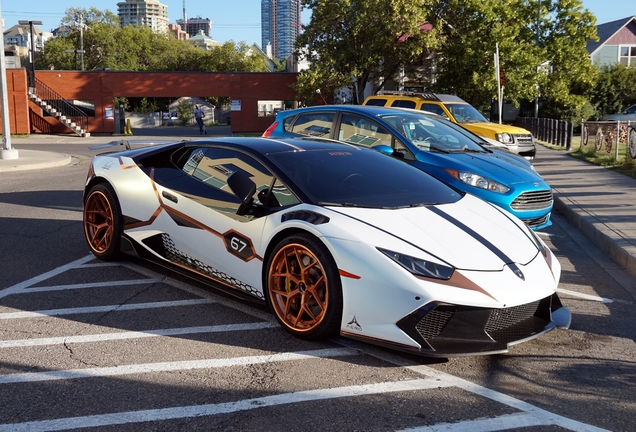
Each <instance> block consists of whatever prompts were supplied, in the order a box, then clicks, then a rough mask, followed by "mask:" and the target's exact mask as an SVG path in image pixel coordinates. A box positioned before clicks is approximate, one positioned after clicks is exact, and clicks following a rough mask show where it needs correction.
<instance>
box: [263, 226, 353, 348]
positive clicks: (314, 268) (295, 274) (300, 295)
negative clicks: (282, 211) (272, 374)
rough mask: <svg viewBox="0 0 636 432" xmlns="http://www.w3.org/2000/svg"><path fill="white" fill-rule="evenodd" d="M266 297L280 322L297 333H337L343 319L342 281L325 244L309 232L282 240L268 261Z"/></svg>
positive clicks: (305, 335)
mask: <svg viewBox="0 0 636 432" xmlns="http://www.w3.org/2000/svg"><path fill="white" fill-rule="evenodd" d="M266 268H267V285H266V289H267V300H268V302H269V304H270V306H271V307H272V310H273V312H274V315H275V316H276V319H277V320H278V322H279V323H280V324H281V325H282V326H283V328H285V330H287V331H288V332H290V333H292V334H293V335H295V336H298V337H301V338H304V339H318V338H325V337H329V336H332V335H334V334H337V333H338V331H339V329H340V322H341V319H342V285H341V282H340V275H339V273H338V268H337V266H336V263H335V261H334V259H333V257H332V256H331V254H330V253H329V251H328V249H327V248H326V246H325V245H324V244H323V243H321V242H320V241H319V240H318V239H316V238H315V237H313V236H311V235H309V234H294V235H291V236H289V237H288V238H286V239H284V240H283V241H281V242H280V243H279V244H278V245H277V246H276V247H275V248H274V250H273V252H272V254H271V255H270V258H269V260H268V263H267V267H266Z"/></svg>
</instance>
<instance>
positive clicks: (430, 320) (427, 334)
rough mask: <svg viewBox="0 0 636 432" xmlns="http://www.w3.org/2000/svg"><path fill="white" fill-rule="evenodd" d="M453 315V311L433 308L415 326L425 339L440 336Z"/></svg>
mask: <svg viewBox="0 0 636 432" xmlns="http://www.w3.org/2000/svg"><path fill="white" fill-rule="evenodd" d="M452 317H453V312H452V311H440V310H432V311H430V312H429V313H428V314H427V315H426V316H425V317H424V318H422V319H421V320H420V321H419V322H418V323H417V324H416V325H415V328H416V329H417V331H418V333H419V334H420V335H422V337H423V338H424V339H432V338H434V337H437V336H439V334H440V333H441V332H442V329H443V328H444V326H445V325H446V323H447V322H448V321H449V320H450V319H451V318H452Z"/></svg>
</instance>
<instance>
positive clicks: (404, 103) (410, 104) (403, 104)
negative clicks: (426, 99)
mask: <svg viewBox="0 0 636 432" xmlns="http://www.w3.org/2000/svg"><path fill="white" fill-rule="evenodd" d="M391 106H392V107H398V108H415V101H411V100H399V99H398V100H395V101H393V103H392V104H391Z"/></svg>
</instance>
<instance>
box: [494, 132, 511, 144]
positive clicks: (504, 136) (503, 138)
mask: <svg viewBox="0 0 636 432" xmlns="http://www.w3.org/2000/svg"><path fill="white" fill-rule="evenodd" d="M495 139H496V140H497V141H499V142H500V143H504V144H512V142H513V139H512V135H510V134H509V133H506V132H504V133H498V134H495Z"/></svg>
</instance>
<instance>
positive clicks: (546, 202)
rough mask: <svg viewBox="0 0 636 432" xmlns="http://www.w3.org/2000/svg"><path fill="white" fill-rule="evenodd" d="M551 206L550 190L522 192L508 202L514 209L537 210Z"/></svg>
mask: <svg viewBox="0 0 636 432" xmlns="http://www.w3.org/2000/svg"><path fill="white" fill-rule="evenodd" d="M551 206H552V190H551V189H550V190H541V191H533V192H524V193H522V194H521V195H519V196H518V197H517V198H516V199H515V200H514V201H513V202H512V204H510V207H512V208H513V209H514V210H539V209H544V208H549V207H551Z"/></svg>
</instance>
